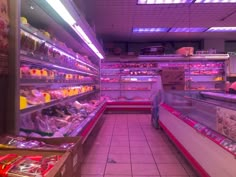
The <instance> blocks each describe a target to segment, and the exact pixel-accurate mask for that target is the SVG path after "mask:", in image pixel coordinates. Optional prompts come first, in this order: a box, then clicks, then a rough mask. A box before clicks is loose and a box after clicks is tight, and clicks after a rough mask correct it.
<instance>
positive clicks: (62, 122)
mask: <svg viewBox="0 0 236 177" xmlns="http://www.w3.org/2000/svg"><path fill="white" fill-rule="evenodd" d="M54 123H55V126H56V127H57V128H58V129H60V128H62V127H65V126H67V125H68V124H69V122H68V121H66V120H64V119H60V118H54Z"/></svg>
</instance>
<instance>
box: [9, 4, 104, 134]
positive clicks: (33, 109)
mask: <svg viewBox="0 0 236 177" xmlns="http://www.w3.org/2000/svg"><path fill="white" fill-rule="evenodd" d="M27 3H28V2H27V1H25V0H23V1H21V3H18V6H17V7H16V8H17V9H18V10H19V9H20V8H23V9H24V10H22V11H21V12H22V13H23V14H17V15H18V16H17V17H16V18H15V19H20V18H21V17H20V16H24V17H26V19H27V21H28V22H24V23H21V24H20V23H19V24H14V26H17V29H18V30H17V32H16V38H18V39H19V43H15V44H16V45H15V47H16V51H17V53H18V55H16V56H17V57H15V59H16V61H17V62H14V65H16V67H15V68H16V75H15V82H14V83H12V84H13V85H12V86H13V87H14V89H15V91H16V94H17V95H18V97H17V99H16V100H15V101H16V102H14V100H12V101H11V105H14V106H16V107H18V106H17V105H19V107H20V109H19V107H18V108H17V109H18V110H16V112H15V113H16V114H15V115H14V116H11V119H12V120H13V119H14V121H12V122H13V124H11V125H8V127H9V128H8V130H7V131H6V133H10V134H15V135H17V134H19V133H22V130H24V128H25V127H23V128H22V127H21V126H22V125H21V124H22V123H21V121H22V119H23V118H25V117H29V116H32V117H33V115H35V114H39V113H41V111H45V110H48V109H52V108H53V107H58V106H60V105H62V106H63V105H70V104H72V103H74V102H75V101H79V102H82V105H83V104H84V105H88V104H87V103H86V102H90V100H92V102H93V100H95V101H96V99H98V100H99V99H100V59H98V58H97V55H96V54H95V53H93V52H91V51H89V48H88V47H86V45H85V44H83V41H82V40H81V39H79V37H78V36H77V38H76V37H75V36H76V35H75V34H72V33H71V31H70V30H69V31H68V28H64V23H65V22H62V21H60V20H58V19H57V17H55V16H54V15H55V14H52V13H48V8H45V9H44V5H46V2H45V3H39V4H40V5H39V4H38V2H37V1H32V2H31V4H32V5H33V6H34V8H35V10H36V11H34V9H32V12H29V13H25V8H26V7H28V4H27ZM14 5H15V4H14ZM34 12H35V13H36V14H35V15H34V14H33V15H32V16H30V14H31V13H34ZM40 13H42V17H47V18H45V19H44V20H39V19H40V16H41V15H39V14H40ZM27 15H29V16H27ZM35 19H36V20H35ZM54 19H56V20H55V21H54ZM21 20H22V19H21ZM21 20H19V21H21ZM36 21H38V22H36ZM32 22H33V23H32ZM42 22H43V23H44V22H45V24H47V25H46V26H48V27H49V28H50V25H54V26H53V28H58V30H60V32H59V34H61V36H63V35H65V36H71V37H69V38H68V41H69V42H71V43H72V45H70V47H71V48H73V47H75V45H76V47H75V48H76V49H78V48H80V49H81V50H82V53H83V55H88V56H89V57H90V58H92V60H91V61H92V62H91V61H89V59H88V58H87V57H86V58H84V56H82V55H81V54H79V53H75V52H74V51H73V50H72V49H70V48H69V47H67V46H66V45H65V44H64V43H62V42H63V41H62V42H61V41H60V39H59V40H58V39H56V40H55V37H56V35H55V36H53V37H52V36H50V35H51V34H50V35H49V34H48V33H46V32H45V31H44V30H39V26H40V27H41V24H40V23H42ZM31 23H32V24H34V25H35V24H36V28H35V27H33V26H31ZM37 23H38V24H37ZM50 23H52V24H50ZM45 24H44V25H45ZM44 25H42V26H44ZM51 32H52V31H51ZM55 34H58V33H55ZM78 39H79V40H78ZM93 40H94V39H93ZM95 40H96V39H95ZM68 41H65V43H68ZM95 43H96V42H95ZM96 44H97V43H96ZM73 45H74V46H73ZM76 49H74V50H76ZM79 52H80V51H79ZM12 67H13V66H10V68H12ZM12 81H13V80H12ZM22 91H23V92H22ZM33 91H36V92H35V94H36V95H37V96H38V95H40V96H42V95H43V97H44V99H43V100H40V101H38V100H37V99H36V101H35V102H32V103H30V102H28V100H29V99H32V98H31V97H32V95H31V92H33ZM52 92H59V93H60V95H59V96H56V97H55V96H52ZM25 93H27V94H28V93H30V96H29V97H28V96H25V95H24V94H25ZM22 94H23V95H22ZM19 96H21V99H20V101H19ZM22 97H23V98H24V99H22ZM43 97H42V98H43ZM50 97H51V98H50ZM22 100H23V102H22ZM33 101H34V100H33ZM22 103H24V104H23V105H24V106H23V107H21V106H22ZM25 103H26V104H25ZM89 104H91V103H89ZM96 104H97V103H96ZM102 109H104V102H101V106H99V108H96V109H94V110H92V111H91V110H90V111H89V112H88V113H89V114H88V116H87V117H84V118H83V119H81V118H79V117H78V118H77V119H78V120H79V121H80V123H79V124H74V127H73V128H74V130H71V132H73V133H71V134H66V136H79V135H81V134H82V133H83V131H84V130H85V129H86V127H90V124H92V123H93V120H95V119H96V120H98V119H99V118H100V116H101V114H102V111H101V110H102ZM85 115H86V114H85ZM9 116H10V115H9ZM73 116H74V117H76V115H73ZM87 118H88V119H87ZM51 119H54V118H51ZM78 120H77V123H78ZM42 121H44V120H42ZM26 122H27V121H26ZM90 128H91V127H90ZM25 130H26V132H25V133H26V134H27V136H28V135H29V136H31V135H30V132H32V133H33V132H37V133H38V130H35V131H34V130H33V129H25ZM28 130H29V132H27V131H28ZM90 131H91V130H90ZM23 132H24V131H23ZM39 132H40V131H39ZM25 133H24V136H25V135H26V134H25ZM41 133H42V132H41ZM84 134H85V133H83V135H84ZM21 135H23V134H21ZM41 135H43V133H42V134H41ZM45 135H47V136H48V135H50V136H51V135H52V134H50V133H49V134H47V133H46V134H45ZM87 136H88V135H87Z"/></svg>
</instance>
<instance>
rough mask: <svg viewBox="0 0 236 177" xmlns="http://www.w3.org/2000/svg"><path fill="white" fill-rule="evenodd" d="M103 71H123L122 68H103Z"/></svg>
mask: <svg viewBox="0 0 236 177" xmlns="http://www.w3.org/2000/svg"><path fill="white" fill-rule="evenodd" d="M101 70H121V69H120V68H101Z"/></svg>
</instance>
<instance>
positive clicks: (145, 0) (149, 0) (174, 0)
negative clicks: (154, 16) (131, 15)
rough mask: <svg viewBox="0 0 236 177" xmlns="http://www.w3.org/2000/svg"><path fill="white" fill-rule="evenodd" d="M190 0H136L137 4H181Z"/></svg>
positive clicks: (190, 1)
mask: <svg viewBox="0 0 236 177" xmlns="http://www.w3.org/2000/svg"><path fill="white" fill-rule="evenodd" d="M192 2H193V0H138V2H137V4H183V3H192Z"/></svg>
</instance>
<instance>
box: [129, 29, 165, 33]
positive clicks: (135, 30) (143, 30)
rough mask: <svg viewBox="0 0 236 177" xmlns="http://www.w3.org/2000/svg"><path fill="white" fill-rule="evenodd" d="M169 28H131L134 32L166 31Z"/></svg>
mask: <svg viewBox="0 0 236 177" xmlns="http://www.w3.org/2000/svg"><path fill="white" fill-rule="evenodd" d="M168 30H169V28H133V32H134V33H156V32H167V31H168Z"/></svg>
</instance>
